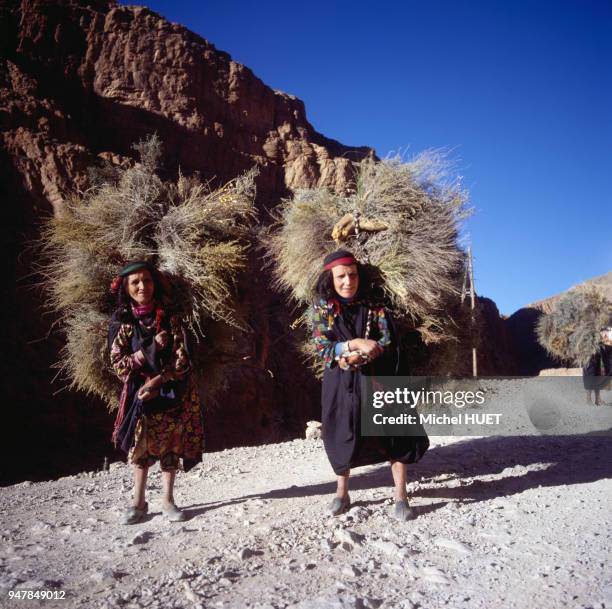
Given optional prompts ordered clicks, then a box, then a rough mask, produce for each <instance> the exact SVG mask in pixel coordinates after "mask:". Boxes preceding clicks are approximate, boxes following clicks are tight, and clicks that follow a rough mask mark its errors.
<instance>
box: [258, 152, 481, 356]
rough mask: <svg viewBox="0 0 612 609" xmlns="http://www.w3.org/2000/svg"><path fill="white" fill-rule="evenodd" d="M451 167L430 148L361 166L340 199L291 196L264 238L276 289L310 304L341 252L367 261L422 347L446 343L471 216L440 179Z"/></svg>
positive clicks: (452, 329) (452, 330) (317, 193)
mask: <svg viewBox="0 0 612 609" xmlns="http://www.w3.org/2000/svg"><path fill="white" fill-rule="evenodd" d="M448 168H449V165H448V163H447V162H446V160H445V158H444V156H443V155H442V154H440V153H435V152H428V153H424V154H422V155H420V156H418V157H417V158H416V159H414V160H413V161H412V162H409V163H404V162H401V161H400V160H399V159H397V158H396V159H391V160H385V161H382V162H374V161H370V160H366V161H363V162H361V163H360V164H359V166H358V167H357V172H356V178H355V187H354V189H353V190H352V191H351V192H350V193H349V194H348V195H346V196H343V195H339V194H335V193H333V192H330V191H328V190H326V189H322V188H319V189H313V190H299V191H297V192H296V193H295V195H294V197H293V198H292V199H290V200H286V201H284V202H283V204H282V205H281V206H280V207H279V208H278V209H277V210H276V212H275V222H274V223H273V224H272V226H271V227H270V228H269V229H268V230H267V231H265V233H264V235H263V241H264V247H265V249H266V251H267V257H268V260H269V262H270V263H271V266H272V269H273V273H274V276H275V282H276V287H277V288H279V289H280V290H283V291H286V292H288V293H289V294H290V295H291V296H292V297H293V299H294V300H295V301H297V303H299V304H300V305H307V304H309V303H310V302H312V300H313V299H314V297H315V285H316V280H317V277H318V276H319V274H320V272H321V262H322V260H323V258H324V257H325V256H326V255H327V254H329V253H330V252H332V251H334V250H336V249H338V248H340V247H342V248H343V249H348V250H350V251H352V252H353V254H354V255H355V257H356V258H357V260H359V262H361V263H362V264H365V265H367V267H368V268H369V269H370V270H371V271H372V281H373V283H375V284H378V286H379V287H380V288H381V289H382V291H383V293H384V295H385V297H386V298H387V300H388V301H389V303H390V305H391V307H392V308H393V310H394V311H395V314H396V317H397V318H399V319H400V321H403V322H405V323H408V325H410V326H412V327H414V328H416V329H417V330H418V332H419V333H420V335H421V337H422V338H423V340H424V341H425V342H426V343H428V344H429V343H435V342H439V341H443V340H448V339H451V340H452V339H453V338H454V337H455V336H456V330H457V324H456V322H455V321H454V320H453V319H452V318H451V317H450V315H449V313H448V311H449V303H456V302H457V301H458V298H459V293H460V290H461V281H462V279H463V271H464V265H465V255H464V252H463V251H462V250H461V249H460V247H459V245H458V242H457V240H458V229H459V224H460V222H461V221H462V220H463V219H464V218H465V217H467V215H468V214H469V210H468V209H467V208H466V198H467V197H466V193H465V192H464V191H463V190H462V189H461V188H460V186H459V184H458V183H457V182H449V181H446V176H447V172H448ZM302 319H303V320H305V319H306V318H305V317H303V318H302ZM305 349H306V350H307V352H308V350H309V348H308V347H305Z"/></svg>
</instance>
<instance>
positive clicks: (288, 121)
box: [0, 0, 374, 481]
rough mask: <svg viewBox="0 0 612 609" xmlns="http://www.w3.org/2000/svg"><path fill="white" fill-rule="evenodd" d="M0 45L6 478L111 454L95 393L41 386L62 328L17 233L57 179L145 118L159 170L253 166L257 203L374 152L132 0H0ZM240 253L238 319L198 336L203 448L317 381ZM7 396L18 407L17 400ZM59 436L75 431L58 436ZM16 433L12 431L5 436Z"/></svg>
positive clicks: (47, 199) (126, 136)
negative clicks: (53, 329) (229, 344)
mask: <svg viewBox="0 0 612 609" xmlns="http://www.w3.org/2000/svg"><path fill="white" fill-rule="evenodd" d="M0 45H1V49H2V52H1V56H0V124H1V125H2V133H1V138H2V139H1V148H2V149H1V151H0V165H1V170H2V175H1V176H0V189H1V194H2V200H3V202H5V209H6V212H5V217H4V220H5V224H4V226H3V228H2V235H1V237H2V240H3V246H4V248H5V255H4V258H3V259H4V260H5V265H7V266H6V275H5V276H6V277H7V278H8V279H9V281H8V284H7V285H6V286H5V288H4V290H3V296H4V303H5V307H4V310H5V314H6V321H5V327H6V328H7V333H6V335H5V337H4V343H5V345H4V346H5V353H10V354H11V358H10V359H11V364H9V365H8V367H7V371H8V375H7V376H6V377H5V381H4V385H5V387H6V391H5V399H9V400H12V401H13V403H14V404H15V405H16V407H15V409H14V410H13V415H12V416H14V417H15V418H14V419H13V422H12V423H11V424H13V425H14V426H16V427H21V429H22V431H23V430H24V429H25V431H26V432H27V433H28V434H29V436H30V438H31V440H30V444H31V445H33V446H34V447H35V448H34V449H32V450H31V451H30V452H29V457H27V458H26V459H25V461H22V462H21V463H20V465H19V467H21V469H22V471H23V473H22V474H21V475H20V474H18V473H16V472H17V470H16V469H12V471H11V472H4V473H3V475H2V478H3V480H4V481H8V480H15V479H18V478H19V477H23V476H27V477H36V476H38V475H40V472H41V471H43V469H44V468H43V467H42V466H41V464H40V463H37V460H39V459H40V460H42V461H44V462H45V463H46V464H47V465H49V463H51V462H54V461H57V464H54V463H51V465H50V466H49V467H50V470H49V472H48V473H53V472H55V473H57V472H59V471H68V470H69V469H79V468H80V467H81V466H82V465H87V466H93V465H97V464H98V461H100V462H101V459H102V458H103V456H104V454H110V450H106V449H107V448H108V446H109V445H107V444H106V438H107V437H108V434H109V432H110V425H111V421H110V417H109V416H108V415H107V414H106V412H105V411H104V409H103V408H102V406H101V405H100V404H98V403H97V402H95V400H92V399H90V398H87V397H84V396H75V395H73V394H70V393H68V392H63V393H61V394H59V395H57V396H55V395H54V392H55V391H56V390H57V388H58V386H57V385H53V384H52V383H51V380H52V377H53V374H54V371H53V370H51V369H50V364H51V363H52V362H53V361H56V360H57V358H58V350H59V348H60V345H61V340H60V338H59V337H54V336H53V335H52V336H51V338H50V339H49V338H46V337H47V334H48V333H49V329H50V326H51V323H52V320H51V319H50V318H49V317H48V316H43V315H42V313H41V311H42V305H43V304H44V303H43V302H42V299H43V298H44V296H43V295H42V294H41V293H40V292H38V291H35V290H34V291H32V290H31V289H30V288H31V285H32V283H33V281H34V280H33V279H32V278H31V273H32V271H33V270H35V264H36V259H35V255H34V254H32V253H31V251H30V250H28V249H27V248H25V246H26V245H27V243H28V242H29V241H30V240H31V239H33V238H35V237H36V235H37V229H36V226H37V220H38V219H39V218H40V217H41V216H42V215H45V214H49V213H57V212H58V209H59V208H60V207H61V204H62V201H63V199H64V198H65V197H66V196H67V195H68V194H69V193H70V192H72V191H74V190H78V189H83V188H86V187H87V184H88V180H87V167H88V166H90V165H92V164H94V163H96V162H97V161H98V160H100V159H106V160H109V161H111V162H112V163H115V164H123V163H129V162H131V158H132V157H133V154H134V153H133V150H132V149H131V146H132V144H133V143H134V142H135V141H137V140H139V139H141V138H142V137H143V136H145V135H147V134H150V133H152V132H157V133H158V135H159V136H160V138H161V139H162V141H163V143H164V156H163V171H164V172H165V173H166V175H167V176H175V175H176V172H177V171H178V169H179V167H180V169H181V171H183V173H185V174H189V173H191V172H194V171H198V172H200V174H201V175H202V177H203V178H208V179H212V180H213V181H214V182H223V181H226V180H228V179H231V178H233V177H234V176H235V175H236V174H238V173H240V172H242V171H244V170H246V169H248V168H250V167H252V166H253V165H254V164H257V165H259V167H260V176H259V178H258V184H257V186H258V205H259V206H260V208H261V209H262V210H263V209H264V208H269V207H270V206H273V205H274V204H275V203H277V202H278V201H279V200H280V198H281V197H283V196H287V195H289V194H290V192H291V190H292V189H295V188H298V187H313V186H329V187H332V188H334V189H336V190H338V191H342V190H344V189H345V188H346V186H347V185H348V181H349V177H350V169H351V161H352V160H359V159H362V158H364V157H366V156H372V155H373V154H374V153H373V151H372V150H371V149H370V148H366V147H362V148H349V147H347V146H343V145H342V144H340V143H338V142H336V141H334V140H330V139H327V138H325V137H324V136H322V135H320V134H319V133H317V132H316V131H315V130H314V129H313V127H312V126H311V125H310V124H309V123H308V121H307V120H306V114H305V109H304V104H303V103H302V102H301V101H300V100H299V99H297V98H295V97H293V96H291V95H287V94H285V93H282V92H279V91H273V90H272V89H270V88H269V87H267V86H266V85H265V84H264V83H262V82H261V81H260V80H259V79H258V78H257V77H256V76H255V75H254V74H253V73H252V72H251V71H250V70H249V69H248V68H246V67H245V66H243V65H241V64H238V63H236V62H234V61H232V59H231V57H230V56H229V55H228V54H227V53H224V52H222V51H218V50H217V49H215V47H214V46H213V45H211V44H210V43H209V42H207V41H206V40H204V39H203V38H201V37H199V36H197V35H195V34H194V33H192V32H190V31H189V30H187V29H185V28H184V27H182V26H180V25H177V24H173V23H169V22H168V21H166V20H165V19H163V18H161V17H160V16H159V15H157V14H156V13H153V12H152V11H150V10H148V9H146V8H142V7H125V6H118V5H117V4H115V3H114V2H104V1H99V0H91V1H89V2H87V1H85V0H83V1H74V0H73V1H70V2H69V1H59V2H58V1H57V0H23V1H22V2H21V3H19V2H14V1H10V0H3V1H2V2H0ZM24 248H25V249H26V251H25V252H24ZM252 262H253V264H252V269H253V270H252V273H251V274H250V275H249V277H248V279H247V280H245V281H244V282H243V284H242V285H241V286H240V293H241V307H242V310H243V312H245V314H246V315H247V317H248V319H249V323H250V324H251V327H252V328H253V332H251V333H248V334H245V335H244V336H241V337H239V338H238V337H237V340H236V342H235V344H236V347H235V349H233V350H232V352H231V353H220V352H219V353H217V352H215V348H214V346H212V347H210V348H209V352H210V351H212V352H213V354H214V355H215V356H217V357H219V358H225V359H226V360H227V362H228V364H229V365H228V366H227V376H228V378H227V384H226V386H227V391H226V393H225V394H224V395H217V396H215V397H216V399H217V403H218V404H220V406H218V407H217V408H212V409H210V411H209V414H208V444H209V448H211V449H214V448H220V447H223V446H229V445H233V444H238V443H255V442H260V441H273V440H278V439H281V438H282V437H284V436H286V435H287V434H297V433H302V432H303V428H304V425H303V423H304V422H305V421H306V420H307V419H308V418H313V417H317V412H318V408H319V406H318V403H319V398H318V388H317V385H316V384H315V383H314V382H313V381H312V379H311V377H310V374H309V373H308V372H307V371H306V370H304V368H303V366H302V363H301V360H300V356H299V354H298V353H297V352H296V351H295V350H294V347H293V346H292V342H291V340H290V336H289V335H288V334H287V327H288V323H289V322H290V321H291V318H290V317H289V314H288V313H287V309H286V307H285V304H284V299H282V298H279V297H278V296H277V295H274V294H272V292H271V291H270V289H269V286H268V282H267V277H266V274H265V272H262V271H261V270H260V267H261V264H260V263H259V261H257V260H256V258H255V257H254V259H253V261H252ZM14 282H17V287H16V288H14V287H13V285H14ZM216 332H221V333H223V332H229V330H219V329H218V330H216ZM92 402H93V405H92ZM22 410H23V412H26V411H27V413H28V414H27V416H25V415H24V416H22V415H18V414H16V413H18V412H21V411H22ZM85 413H86V414H85ZM43 421H44V424H43ZM67 422H68V423H67ZM75 425H76V427H75ZM24 426H25V427H24ZM71 426H72V427H73V428H74V429H72V431H70V429H69V428H70V427H71ZM43 428H44V430H45V431H44V432H42V431H41V430H42V429H43ZM72 432H74V433H73V435H70V434H71V433H72ZM73 436H74V438H79V440H78V441H75V442H74V443H72V444H71V442H67V440H66V438H73ZM67 443H68V445H69V446H70V449H69V451H68V453H67V452H66V451H65V450H63V448H62V447H66V445H67ZM94 444H95V446H93V445H94ZM20 447H21V444H20V443H19V442H17V441H16V444H15V446H14V447H12V448H11V450H15V451H19V450H20ZM92 452H93V455H92V456H91V461H88V460H87V459H85V460H84V455H86V454H91V453H92ZM66 463H70V464H72V466H73V467H72V468H71V467H70V466H68V468H67V469H66V467H67V466H66ZM16 467H17V465H16Z"/></svg>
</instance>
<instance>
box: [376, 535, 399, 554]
mask: <svg viewBox="0 0 612 609" xmlns="http://www.w3.org/2000/svg"><path fill="white" fill-rule="evenodd" d="M372 546H373V547H374V548H376V549H377V550H380V551H381V552H382V553H383V554H386V555H387V556H397V555H398V552H399V546H398V545H396V544H394V543H393V542H392V541H383V540H382V539H377V540H375V541H373V542H372Z"/></svg>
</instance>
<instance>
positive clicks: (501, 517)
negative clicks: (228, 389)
mask: <svg viewBox="0 0 612 609" xmlns="http://www.w3.org/2000/svg"><path fill="white" fill-rule="evenodd" d="M611 477H612V443H611V442H610V438H609V437H608V436H601V435H583V436H573V437H561V436H543V437H524V438H501V437H498V438H495V437H494V438H464V439H456V438H438V437H436V438H432V447H431V448H430V450H429V452H428V453H427V454H426V456H425V457H424V458H423V459H422V461H421V462H420V463H419V464H417V465H416V466H414V467H412V468H411V469H410V480H411V481H410V484H409V492H410V495H411V496H412V505H413V506H414V507H415V508H416V509H417V512H418V516H417V518H416V519H415V520H413V521H410V522H406V523H397V522H395V521H394V520H393V519H392V518H391V517H390V513H391V508H392V504H391V488H390V484H391V476H390V471H389V468H388V466H382V465H381V466H371V467H366V468H360V469H357V470H355V472H354V477H353V479H352V490H351V496H352V500H353V506H354V507H353V508H352V509H351V511H350V512H349V513H348V514H346V515H344V516H341V517H340V518H333V517H329V516H326V515H325V506H326V505H327V503H328V502H329V499H330V496H331V495H332V493H333V491H334V484H333V482H332V476H331V471H330V468H329V465H328V463H327V460H326V457H325V453H324V450H323V447H322V444H321V443H320V441H308V440H295V441H291V442H286V443H282V444H275V445H266V446H259V447H248V448H237V449H232V450H226V451H223V452H219V453H212V454H206V455H204V461H203V463H202V464H200V465H199V466H198V467H196V468H195V469H194V470H192V471H190V472H189V473H188V474H182V475H181V474H179V477H178V479H177V492H176V500H177V504H179V505H181V506H183V507H185V508H186V509H187V510H188V511H189V515H190V519H189V520H188V521H187V522H184V523H169V522H167V521H166V520H165V519H164V517H163V516H162V514H161V510H160V507H159V493H160V489H161V480H160V474H159V471H158V470H157V468H154V470H153V471H152V472H151V477H150V485H149V486H150V490H149V495H148V499H149V504H150V512H149V515H148V518H147V519H146V520H145V521H144V522H142V523H140V524H138V525H134V526H121V525H120V524H118V515H119V508H120V507H121V508H123V506H125V505H126V504H127V502H128V499H129V492H130V487H131V482H130V471H129V470H128V468H127V466H125V465H124V464H121V463H116V464H112V465H111V468H110V471H106V472H98V473H84V474H80V475H78V476H76V477H75V476H72V477H68V478H62V479H60V480H57V481H50V482H43V483H35V484H33V483H28V482H25V483H22V484H18V485H14V486H11V487H6V488H2V489H0V507H1V510H2V524H1V527H0V530H1V535H2V538H1V540H2V553H1V557H0V593H1V595H2V596H1V601H0V606H2V607H6V608H18V607H64V608H73V607H78V608H83V609H85V608H87V609H95V608H100V609H101V608H109V609H110V608H115V607H121V608H124V609H129V608H136V607H149V608H151V609H158V608H159V609H169V608H176V609H179V608H185V609H187V608H242V607H245V608H246V607H248V608H252V609H255V608H258V609H264V608H266V609H271V608H283V609H284V608H291V609H314V608H321V609H323V608H325V609H327V608H332V609H333V608H342V609H344V608H349V607H350V608H355V609H358V608H377V607H380V608H381V609H387V608H388V609H393V608H395V609H414V608H418V607H422V608H423V609H430V608H437V607H449V608H455V609H456V608H464V607H465V608H468V607H469V608H475V607H482V608H489V607H494V606H495V607H516V608H529V609H532V608H534V607H538V608H540V609H545V608H555V609H556V608H561V607H568V608H571V609H578V608H594V609H595V608H597V609H603V608H607V607H612V566H611V565H612V562H611V560H610V549H611V547H612V539H611V536H612V526H611V525H612V520H611V510H610V505H611V500H612V484H611V483H610V478H611ZM19 590H21V591H24V590H32V591H36V590H47V591H54V592H56V593H57V594H58V595H63V594H65V598H64V599H61V600H60V599H57V600H36V599H31V600H28V599H25V600H24V599H16V598H13V599H10V598H9V593H10V592H11V591H13V592H16V591H19Z"/></svg>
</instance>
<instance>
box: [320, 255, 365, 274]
mask: <svg viewBox="0 0 612 609" xmlns="http://www.w3.org/2000/svg"><path fill="white" fill-rule="evenodd" d="M341 264H342V265H344V266H350V265H351V264H357V260H355V258H353V256H346V257H345V258H336V260H332V261H331V262H328V263H327V264H326V265H325V266H324V267H323V270H325V271H329V270H330V269H333V268H334V267H335V266H340V265H341Z"/></svg>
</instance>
